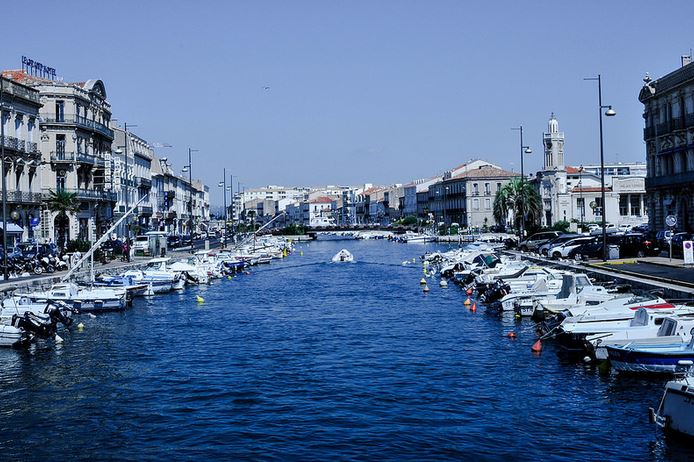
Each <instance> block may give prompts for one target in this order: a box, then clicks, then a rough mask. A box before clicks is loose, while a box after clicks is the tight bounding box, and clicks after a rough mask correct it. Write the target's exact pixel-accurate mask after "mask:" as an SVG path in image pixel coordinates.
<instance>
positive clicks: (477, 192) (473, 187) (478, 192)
mask: <svg viewBox="0 0 694 462" xmlns="http://www.w3.org/2000/svg"><path fill="white" fill-rule="evenodd" d="M479 194H480V191H479V189H478V187H477V183H473V184H472V195H473V196H479Z"/></svg>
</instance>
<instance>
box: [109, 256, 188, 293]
mask: <svg viewBox="0 0 694 462" xmlns="http://www.w3.org/2000/svg"><path fill="white" fill-rule="evenodd" d="M170 261H171V259H170V258H153V259H151V260H150V261H148V262H147V265H146V266H145V268H144V269H142V270H137V269H131V270H128V271H126V272H124V273H122V274H121V276H126V277H131V278H132V279H133V281H135V282H136V283H138V284H147V286H148V291H149V292H152V293H155V294H159V293H164V292H169V291H171V290H172V289H182V288H183V287H184V286H185V279H183V278H181V277H179V276H178V275H177V274H175V273H173V272H172V271H170V270H169V268H168V263H169V262H170Z"/></svg>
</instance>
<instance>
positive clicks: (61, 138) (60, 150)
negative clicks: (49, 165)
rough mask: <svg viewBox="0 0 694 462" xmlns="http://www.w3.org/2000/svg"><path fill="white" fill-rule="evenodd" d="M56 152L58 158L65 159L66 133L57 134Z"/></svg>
mask: <svg viewBox="0 0 694 462" xmlns="http://www.w3.org/2000/svg"><path fill="white" fill-rule="evenodd" d="M55 154H56V157H57V158H58V159H65V135H56V136H55Z"/></svg>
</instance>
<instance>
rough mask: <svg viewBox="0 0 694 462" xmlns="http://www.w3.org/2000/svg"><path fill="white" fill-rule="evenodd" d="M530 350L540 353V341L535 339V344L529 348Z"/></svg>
mask: <svg viewBox="0 0 694 462" xmlns="http://www.w3.org/2000/svg"><path fill="white" fill-rule="evenodd" d="M530 349H531V350H532V351H533V352H535V353H539V352H541V351H542V341H540V339H537V342H535V343H533V346H532V347H530Z"/></svg>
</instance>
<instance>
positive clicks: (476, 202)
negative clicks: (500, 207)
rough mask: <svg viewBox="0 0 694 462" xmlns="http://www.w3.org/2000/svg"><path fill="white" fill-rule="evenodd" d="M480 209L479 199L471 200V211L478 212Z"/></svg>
mask: <svg viewBox="0 0 694 462" xmlns="http://www.w3.org/2000/svg"><path fill="white" fill-rule="evenodd" d="M479 209H480V200H479V199H473V200H472V210H479Z"/></svg>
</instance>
